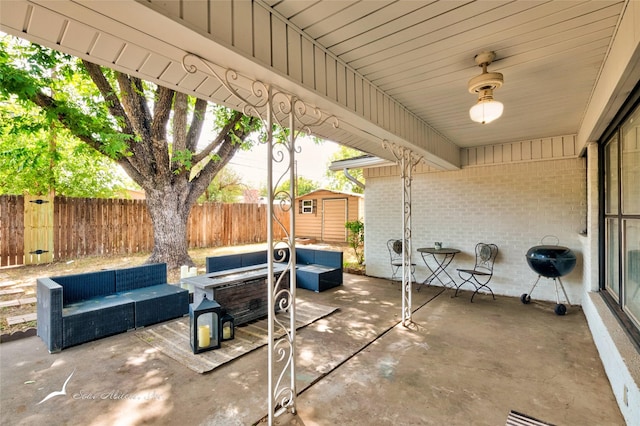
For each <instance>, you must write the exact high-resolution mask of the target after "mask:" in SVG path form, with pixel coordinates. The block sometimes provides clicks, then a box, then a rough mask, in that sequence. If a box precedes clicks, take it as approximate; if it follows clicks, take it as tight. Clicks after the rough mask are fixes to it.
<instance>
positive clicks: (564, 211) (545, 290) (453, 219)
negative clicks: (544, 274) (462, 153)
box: [365, 158, 587, 304]
mask: <svg viewBox="0 0 640 426" xmlns="http://www.w3.org/2000/svg"><path fill="white" fill-rule="evenodd" d="M366 180H367V189H366V196H365V231H366V235H365V241H366V248H365V256H366V264H367V273H368V274H369V275H372V276H378V277H389V276H390V275H391V268H390V267H389V255H388V251H387V248H386V241H387V240H388V239H389V238H400V237H401V235H402V217H403V215H402V209H401V207H402V206H401V197H402V183H401V180H400V178H399V176H398V169H397V168H396V167H384V168H378V169H369V170H368V172H367V175H366ZM586 211H587V206H586V161H585V159H583V158H568V159H554V160H547V161H531V162H520V163H510V164H502V165H490V166H484V167H482V166H478V167H468V168H464V169H462V170H458V171H450V172H435V171H432V170H430V169H429V168H427V167H424V166H419V167H418V168H417V170H416V171H415V172H414V174H413V182H412V237H413V245H412V248H413V256H414V261H415V262H416V263H417V269H416V277H417V279H418V280H423V279H424V278H425V277H426V276H427V270H426V268H425V266H424V263H423V260H422V258H421V257H420V255H419V254H418V253H417V252H416V251H415V250H416V248H418V247H425V246H429V247H432V246H433V241H442V242H443V245H444V246H446V247H455V248H458V249H460V250H462V253H460V254H459V255H457V256H456V258H455V260H454V262H453V263H452V264H451V265H450V269H449V271H455V268H456V267H462V266H465V267H468V266H472V265H473V263H474V260H475V257H474V256H475V255H474V247H475V244H476V243H477V242H480V241H482V242H488V243H495V244H497V245H498V247H499V253H498V258H497V261H496V266H495V275H494V277H493V281H492V282H493V285H492V288H493V290H494V292H496V293H499V294H503V295H509V296H520V295H521V294H522V293H528V292H529V290H530V288H531V285H532V284H533V282H534V281H535V279H536V278H537V275H536V274H535V273H534V272H533V271H532V270H531V269H530V268H529V266H528V265H527V262H526V259H525V253H526V252H527V250H528V249H529V248H530V247H531V246H534V245H538V244H540V242H541V239H542V238H543V237H545V236H546V235H554V236H557V237H558V239H559V240H560V245H563V246H567V247H569V248H571V249H572V250H574V252H575V253H576V255H577V257H578V264H577V265H576V268H575V269H574V271H573V272H572V273H571V274H569V275H568V276H566V277H563V282H564V284H565V288H566V289H567V292H568V293H569V297H570V299H571V302H572V303H575V304H579V303H580V299H581V297H582V294H581V285H582V281H583V267H582V254H581V251H582V243H581V241H580V232H583V231H584V230H585V229H586V226H587V225H586ZM392 230H397V231H395V232H393V231H392ZM545 243H555V239H553V238H550V239H545ZM456 278H457V275H456ZM533 299H538V300H555V291H554V286H553V283H552V281H551V280H547V279H545V278H542V279H541V281H540V283H539V284H538V287H536V289H535V291H534V293H533Z"/></svg>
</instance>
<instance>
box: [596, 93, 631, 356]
mask: <svg viewBox="0 0 640 426" xmlns="http://www.w3.org/2000/svg"><path fill="white" fill-rule="evenodd" d="M639 92H640V90H637V91H636V93H635V101H636V102H637V101H638V99H639V98H640V93H639ZM632 97H634V96H632ZM621 115H625V116H626V117H620V118H619V120H620V121H619V122H618V124H617V125H616V127H615V128H613V129H612V130H611V131H610V132H609V136H608V137H607V139H606V140H605V141H604V144H603V146H602V150H601V155H602V165H603V170H602V179H601V182H602V185H601V188H602V191H603V194H602V198H601V199H602V200H603V204H604V205H603V206H602V210H601V215H602V218H603V220H602V223H603V228H602V231H603V232H604V235H603V238H602V239H601V241H602V244H603V247H602V250H603V256H602V258H601V259H602V262H603V263H604V264H603V265H602V268H601V270H602V274H601V283H600V287H601V289H602V290H603V294H604V296H605V300H607V301H608V302H609V303H610V305H611V306H612V307H613V308H614V312H616V313H617V315H618V316H619V317H620V319H621V321H622V323H623V324H625V325H626V327H627V329H628V330H629V332H630V335H631V337H632V338H633V339H634V340H635V341H636V344H638V345H640V184H638V182H640V106H639V105H636V106H635V109H634V108H629V109H627V114H623V113H621Z"/></svg>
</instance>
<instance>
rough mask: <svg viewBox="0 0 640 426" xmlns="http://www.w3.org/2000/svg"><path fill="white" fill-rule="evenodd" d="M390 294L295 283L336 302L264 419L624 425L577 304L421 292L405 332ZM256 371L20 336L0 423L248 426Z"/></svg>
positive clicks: (259, 382) (384, 283) (386, 287)
mask: <svg viewBox="0 0 640 426" xmlns="http://www.w3.org/2000/svg"><path fill="white" fill-rule="evenodd" d="M400 294H401V292H400V285H399V283H397V282H395V283H393V282H390V281H388V280H383V279H375V278H369V277H364V276H358V275H350V274H345V284H344V285H343V286H342V287H338V288H335V289H332V290H329V291H326V292H323V293H319V294H316V293H312V292H309V291H306V290H299V291H298V298H300V299H303V300H308V301H312V302H313V301H315V302H317V303H322V304H325V305H330V306H337V307H339V310H338V311H337V312H335V313H333V314H331V315H329V316H328V317H326V318H324V319H321V320H319V321H317V322H315V323H313V324H311V325H309V326H307V327H306V328H304V329H302V330H299V332H298V334H297V345H296V347H297V364H296V365H297V371H296V375H297V386H298V392H299V396H298V398H297V408H298V413H297V415H296V416H291V415H287V416H283V417H281V418H278V419H277V420H276V423H277V424H279V425H285V424H295V425H306V426H311V425H504V424H505V422H506V418H507V415H508V414H509V411H510V410H516V411H519V412H521V413H525V414H527V415H529V416H533V417H536V418H539V419H541V420H544V421H546V422H550V423H554V424H556V425H581V426H582V425H624V424H625V423H624V420H623V418H622V416H621V414H620V411H619V409H618V407H617V405H616V402H615V400H614V397H613V393H612V392H611V389H610V387H609V382H608V381H607V378H606V376H605V373H604V369H603V367H602V364H601V362H600V359H599V357H598V353H597V350H596V348H595V346H594V344H593V340H592V338H591V334H590V332H589V328H588V326H587V323H586V320H585V317H584V315H583V313H582V310H581V309H580V308H579V307H571V308H569V311H568V313H567V315H566V316H564V317H558V316H556V315H555V314H554V313H553V306H554V305H553V304H552V303H546V302H537V301H535V300H534V301H532V303H531V304H530V305H523V304H521V303H520V301H519V300H518V299H516V298H507V297H497V299H496V300H492V299H491V297H490V296H487V295H480V296H476V298H475V299H474V303H470V302H469V298H470V295H471V293H469V292H463V293H462V294H461V295H460V296H459V297H457V298H451V295H452V291H451V290H444V291H443V289H442V288H439V287H423V288H422V289H421V290H420V291H416V290H415V289H414V291H413V306H414V309H415V313H414V317H413V318H414V322H415V326H414V327H411V328H405V327H402V326H401V325H398V321H399V314H400V303H401V299H400ZM266 371H267V350H266V347H263V348H261V349H258V350H256V351H254V352H251V353H249V354H247V355H245V356H243V357H240V358H237V359H235V360H234V361H232V362H230V363H228V364H226V365H223V366H222V367H219V368H217V369H215V370H213V371H212V372H210V373H207V374H198V373H195V372H193V371H191V370H190V369H188V368H186V367H185V366H183V365H182V364H180V363H178V362H177V361H174V360H173V359H171V358H168V357H167V356H165V355H163V354H162V353H160V352H158V351H157V350H155V349H153V348H152V347H151V346H149V345H148V344H147V343H145V342H143V341H142V340H140V339H139V338H138V337H136V335H135V333H133V332H130V333H125V334H121V335H117V336H113V337H109V338H105V339H101V340H99V341H95V342H91V343H87V344H84V345H80V346H77V347H74V348H69V349H66V350H63V351H62V352H60V353H57V354H49V353H48V352H47V350H46V348H45V345H44V343H42V341H41V340H40V338H38V337H30V338H25V339H21V340H17V341H13V342H8V343H3V344H2V345H0V424H3V425H32V424H55V425H58V424H63V425H77V424H84V425H116V424H117V425H140V424H158V425H177V424H180V425H188V424H200V425H250V424H255V423H260V422H264V421H265V416H266V414H267V402H266V398H265V395H266V392H267V374H266ZM71 374H72V375H71ZM70 375H71V377H70ZM67 379H68V382H67V384H66V389H65V390H66V395H58V396H54V397H52V398H51V399H48V400H46V401H44V402H41V401H42V400H43V398H45V397H46V396H47V395H48V394H50V393H51V392H54V391H60V390H61V389H62V388H63V384H64V383H65V381H67ZM40 402H41V403H40Z"/></svg>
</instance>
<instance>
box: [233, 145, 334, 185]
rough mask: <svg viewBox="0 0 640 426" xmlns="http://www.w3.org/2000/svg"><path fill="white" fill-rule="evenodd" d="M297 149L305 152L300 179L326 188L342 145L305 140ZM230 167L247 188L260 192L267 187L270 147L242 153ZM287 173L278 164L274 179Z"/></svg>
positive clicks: (301, 157) (300, 158)
mask: <svg viewBox="0 0 640 426" xmlns="http://www.w3.org/2000/svg"><path fill="white" fill-rule="evenodd" d="M297 146H299V147H300V148H301V151H300V152H299V153H296V155H295V159H296V163H297V170H298V176H301V177H305V178H307V179H310V180H313V181H315V182H318V183H320V186H323V184H326V183H327V182H326V177H325V173H326V170H327V169H328V167H329V163H330V160H329V158H330V157H331V156H332V155H333V153H334V152H336V151H337V150H339V149H340V145H338V144H337V143H335V142H331V141H323V142H321V143H319V144H317V143H315V142H314V141H312V140H311V139H307V138H304V139H301V140H299V141H298V142H297ZM285 161H287V160H285ZM228 167H230V168H231V169H233V170H234V171H235V172H237V173H238V174H239V175H240V176H242V181H243V182H244V183H245V184H247V185H250V186H252V187H254V188H257V189H259V188H261V187H263V186H266V182H267V146H266V145H265V144H258V145H256V146H254V147H253V148H252V149H251V150H250V151H238V152H237V153H236V155H235V156H234V157H233V158H232V159H231V161H230V162H229V165H228ZM285 170H286V166H285V165H280V164H274V179H275V178H276V173H280V174H281V173H283V172H284V171H285ZM277 176H279V174H278V175H277Z"/></svg>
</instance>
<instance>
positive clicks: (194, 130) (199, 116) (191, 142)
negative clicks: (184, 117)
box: [186, 98, 209, 152]
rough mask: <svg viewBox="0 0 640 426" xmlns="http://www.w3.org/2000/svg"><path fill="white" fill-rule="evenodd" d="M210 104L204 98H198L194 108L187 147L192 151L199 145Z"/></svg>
mask: <svg viewBox="0 0 640 426" xmlns="http://www.w3.org/2000/svg"><path fill="white" fill-rule="evenodd" d="M208 104H209V103H208V102H207V101H205V100H204V99H200V98H198V99H196V104H195V107H194V109H193V117H192V118H191V125H190V126H189V133H187V138H186V149H188V150H190V151H191V152H195V151H196V149H197V147H198V140H199V139H200V135H201V134H202V127H203V124H204V121H205V114H206V113H207V105H208Z"/></svg>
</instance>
